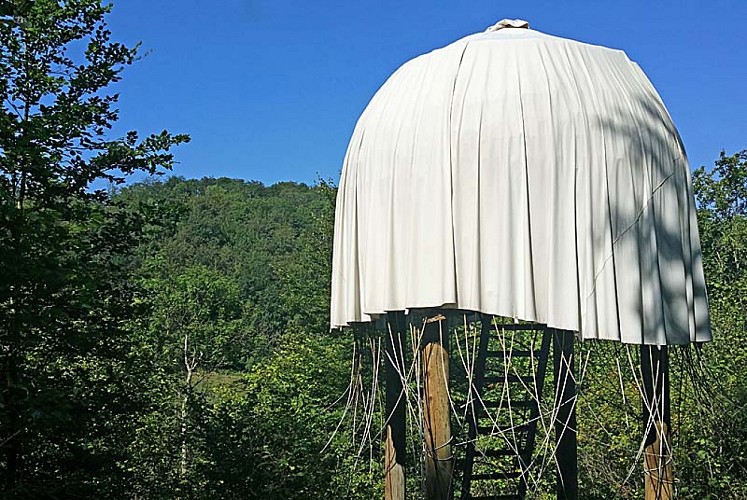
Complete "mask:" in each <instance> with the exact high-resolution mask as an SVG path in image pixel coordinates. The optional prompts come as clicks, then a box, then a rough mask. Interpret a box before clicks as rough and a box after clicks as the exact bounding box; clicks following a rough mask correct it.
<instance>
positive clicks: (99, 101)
mask: <svg viewBox="0 0 747 500" xmlns="http://www.w3.org/2000/svg"><path fill="white" fill-rule="evenodd" d="M2 7H3V11H2V15H3V16H4V17H3V19H2V22H0V101H1V102H2V105H1V107H0V256H2V258H1V259H0V345H2V350H1V351H0V392H1V393H2V405H1V406H0V444H1V445H2V446H0V451H1V455H0V470H1V471H2V476H3V477H2V479H3V481H4V484H3V487H4V488H3V489H4V491H5V492H6V494H7V495H9V496H16V497H17V496H31V497H34V496H39V495H41V494H42V493H44V494H46V495H50V496H53V495H57V496H60V495H71V494H77V495H82V496H89V495H90V494H92V492H94V491H95V492H99V493H104V492H106V491H113V490H115V489H116V488H118V487H119V484H120V481H121V480H123V478H124V476H125V474H124V473H123V471H121V470H120V469H119V468H118V465H117V464H118V462H119V459H120V456H121V450H122V448H123V446H122V444H123V442H126V440H127V439H129V435H130V433H131V431H132V426H131V425H130V424H129V421H130V420H131V419H129V418H128V414H129V413H131V412H137V411H139V408H141V407H142V405H143V404H144V403H143V401H142V400H141V399H140V394H139V393H138V391H137V384H138V380H137V379H138V375H139V373H138V369H137V368H136V367H133V366H132V364H133V358H132V357H131V354H132V353H131V348H132V345H131V339H130V337H129V336H128V333H129V331H130V330H129V324H130V322H131V321H133V319H134V318H136V317H137V315H138V310H137V307H136V305H135V302H134V300H133V298H134V295H135V292H134V287H133V284H132V282H131V281H130V280H129V262H130V257H131V253H132V250H133V249H134V248H135V247H136V246H137V244H138V243H139V240H140V237H141V235H142V231H141V229H142V227H143V224H144V221H143V218H142V216H141V214H140V213H138V212H136V211H132V210H130V209H129V208H128V207H125V206H122V205H120V204H117V203H112V202H111V201H110V200H109V199H108V196H107V194H106V192H104V191H103V190H92V189H91V188H92V185H93V183H95V182H97V181H98V182H102V181H104V182H107V181H108V182H115V183H116V182H122V181H123V180H124V178H125V176H126V175H127V174H129V173H132V172H135V171H138V170H140V171H146V172H149V173H156V172H157V171H159V170H160V169H164V168H170V167H171V165H172V163H173V158H172V156H171V154H170V153H168V150H169V148H170V147H171V146H173V145H176V144H179V143H181V142H184V141H186V140H187V139H188V138H187V137H186V136H171V135H169V134H168V133H166V132H163V133H161V134H159V135H155V136H151V137H149V138H147V139H145V140H144V141H141V142H140V141H138V139H137V134H136V133H135V132H131V133H129V134H128V135H127V137H125V138H123V139H112V138H110V137H108V136H107V131H108V129H110V128H111V126H112V124H113V123H114V122H115V121H116V120H117V118H118V116H117V112H116V108H115V106H116V101H117V95H116V93H113V92H111V91H110V85H111V84H113V83H116V82H117V81H118V80H119V78H120V74H121V71H122V70H123V68H124V67H126V66H127V65H129V64H131V63H132V62H133V61H134V59H135V57H136V55H137V48H128V47H125V46H124V45H122V44H119V43H116V42H113V41H112V40H111V34H110V32H109V31H108V30H107V28H106V23H105V16H106V14H107V13H108V12H109V10H110V7H109V6H105V5H102V3H101V2H100V1H95V0H75V1H72V0H70V1H61V2H58V1H51V0H36V1H34V2H29V1H13V2H4V3H3V5H2ZM71 54H80V56H78V57H74V56H73V55H71Z"/></svg>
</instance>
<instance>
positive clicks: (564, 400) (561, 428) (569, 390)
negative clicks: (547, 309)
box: [553, 330, 578, 500]
mask: <svg viewBox="0 0 747 500" xmlns="http://www.w3.org/2000/svg"><path fill="white" fill-rule="evenodd" d="M573 342H574V332H572V331H568V330H553V363H554V374H555V408H556V417H555V443H556V448H555V458H556V460H557V464H558V470H557V496H558V498H559V499H567V500H575V499H576V498H578V458H577V446H576V379H575V378H574V365H575V359H574V356H573Z"/></svg>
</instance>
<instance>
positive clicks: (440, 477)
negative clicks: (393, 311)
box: [421, 314, 454, 500]
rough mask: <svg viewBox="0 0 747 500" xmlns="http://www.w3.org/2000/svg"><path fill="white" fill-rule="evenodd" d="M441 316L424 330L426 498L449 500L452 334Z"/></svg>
mask: <svg viewBox="0 0 747 500" xmlns="http://www.w3.org/2000/svg"><path fill="white" fill-rule="evenodd" d="M445 320H446V318H445V317H444V316H442V315H440V314H439V315H437V316H433V317H431V318H428V319H427V320H426V322H425V325H424V328H423V337H422V339H423V340H422V344H421V345H422V356H423V419H424V422H425V498H426V499H428V500H449V499H450V498H451V479H452V473H453V470H454V457H453V456H452V454H451V421H450V414H449V331H448V324H447V322H446V321H445Z"/></svg>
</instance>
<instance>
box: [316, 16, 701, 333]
mask: <svg viewBox="0 0 747 500" xmlns="http://www.w3.org/2000/svg"><path fill="white" fill-rule="evenodd" d="M430 307H449V308H457V309H464V310H472V311H480V312H483V313H488V314H495V315H500V316H506V317H513V318H517V319H521V320H529V321H537V322H540V323H545V324H547V325H548V326H550V327H555V328H561V329H567V330H574V331H578V332H579V334H580V336H581V337H582V338H584V339H588V338H602V339H613V340H621V341H623V342H626V343H646V344H659V345H662V344H683V343H687V342H690V341H706V340H710V335H711V334H710V329H709V318H708V306H707V300H706V292H705V284H704V279H703V270H702V263H701V254H700V243H699V237H698V230H697V225H696V218H695V208H694V203H693V195H692V188H691V181H690V173H689V166H688V162H687V159H686V157H685V152H684V149H683V147H682V144H681V142H680V139H679V136H678V134H677V131H676V129H675V127H674V125H673V124H672V121H671V119H670V117H669V115H668V113H667V111H666V109H665V108H664V105H663V104H662V102H661V99H660V98H659V96H658V94H657V93H656V91H655V90H654V88H653V86H652V85H651V83H650V82H649V80H648V79H647V78H646V76H645V75H644V74H643V72H642V71H641V69H640V68H639V67H638V65H636V64H635V63H634V62H632V61H630V60H629V59H628V58H627V56H626V55H625V53H623V52H622V51H619V50H613V49H608V48H604V47H599V46H594V45H589V44H585V43H580V42H577V41H574V40H568V39H563V38H558V37H554V36H549V35H546V34H543V33H540V32H538V31H534V30H531V29H528V25H527V24H526V23H524V22H522V21H511V20H506V21H501V22H500V23H498V24H496V25H495V26H493V27H491V28H488V30H487V31H486V32H484V33H479V34H475V35H471V36H468V37H466V38H463V39H461V40H458V41H456V42H454V43H452V44H451V45H448V46H446V47H443V48H441V49H437V50H434V51H433V52H430V53H428V54H425V55H422V56H420V57H417V58H415V59H413V60H411V61H409V62H407V63H406V64H404V65H403V66H402V67H401V68H399V69H398V70H397V71H396V72H395V73H394V74H393V75H392V76H391V77H390V78H389V79H388V80H387V82H386V83H385V84H384V85H383V86H382V87H381V89H380V90H379V91H378V92H377V93H376V95H375V96H374V97H373V99H372V100H371V102H370V104H369V105H368V107H367V108H366V110H365V111H364V112H363V115H362V116H361V117H360V119H359V121H358V124H357V126H356V128H355V131H354V133H353V136H352V139H351V141H350V145H349V147H348V151H347V154H346V158H345V163H344V167H343V171H342V178H341V180H340V186H339V192H338V197H337V211H336V221H335V240H334V258H333V276H332V304H331V323H332V326H333V327H339V326H344V325H348V324H350V323H353V322H360V321H367V320H370V319H371V316H373V315H377V314H381V313H384V312H386V311H395V310H405V309H413V308H430Z"/></svg>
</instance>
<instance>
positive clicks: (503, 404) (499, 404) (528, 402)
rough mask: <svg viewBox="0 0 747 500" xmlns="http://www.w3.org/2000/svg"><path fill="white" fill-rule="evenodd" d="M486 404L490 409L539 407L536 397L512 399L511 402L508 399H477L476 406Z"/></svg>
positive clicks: (480, 406) (479, 406)
mask: <svg viewBox="0 0 747 500" xmlns="http://www.w3.org/2000/svg"><path fill="white" fill-rule="evenodd" d="M483 405H485V408H488V409H494V408H504V409H508V408H536V407H537V401H536V400H534V399H518V400H516V401H514V400H511V402H510V404H509V401H508V400H503V401H483V402H482V403H480V402H479V401H475V408H482V406H483Z"/></svg>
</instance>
